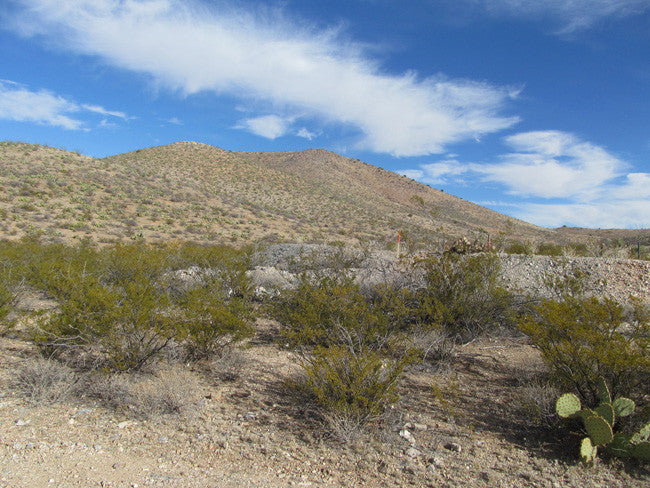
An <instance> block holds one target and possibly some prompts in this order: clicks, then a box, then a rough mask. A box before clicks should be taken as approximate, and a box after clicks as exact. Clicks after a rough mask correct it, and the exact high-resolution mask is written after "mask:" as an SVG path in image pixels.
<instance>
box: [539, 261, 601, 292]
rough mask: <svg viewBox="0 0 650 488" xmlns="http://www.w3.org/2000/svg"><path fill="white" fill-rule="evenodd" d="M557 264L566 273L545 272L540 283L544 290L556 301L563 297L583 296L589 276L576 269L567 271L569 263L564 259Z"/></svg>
mask: <svg viewBox="0 0 650 488" xmlns="http://www.w3.org/2000/svg"><path fill="white" fill-rule="evenodd" d="M557 264H558V265H559V266H560V267H561V268H563V269H566V271H563V272H561V273H559V274H558V273H557V272H554V271H553V270H549V271H547V272H545V273H544V274H543V276H542V283H543V284H544V286H545V287H546V289H547V290H548V291H549V292H550V293H551V294H552V295H555V297H556V298H558V299H562V298H563V297H565V296H571V297H581V296H584V294H585V291H586V290H587V278H588V277H589V274H588V273H587V272H585V271H583V270H581V269H578V268H571V269H567V268H569V262H568V261H567V260H564V259H560V260H558V262H557Z"/></svg>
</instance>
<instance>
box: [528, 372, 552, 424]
mask: <svg viewBox="0 0 650 488" xmlns="http://www.w3.org/2000/svg"><path fill="white" fill-rule="evenodd" d="M517 394H518V397H519V401H520V402H521V408H522V411H523V413H524V414H525V415H526V416H527V417H528V418H530V419H531V420H532V421H533V422H534V423H536V424H541V425H543V426H545V427H550V428H554V427H557V425H558V417H557V414H556V412H555V402H556V400H557V397H558V396H559V394H560V390H559V389H558V388H557V386H556V385H554V384H553V382H552V381H551V380H550V379H549V378H548V377H547V376H546V375H544V376H540V375H537V376H534V377H531V378H526V379H525V381H523V382H522V384H521V385H520V386H519V388H518V389H517Z"/></svg>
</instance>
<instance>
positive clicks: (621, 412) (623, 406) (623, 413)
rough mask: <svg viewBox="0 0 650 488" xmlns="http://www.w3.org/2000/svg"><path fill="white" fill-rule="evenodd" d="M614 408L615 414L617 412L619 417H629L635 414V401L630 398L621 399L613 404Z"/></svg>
mask: <svg viewBox="0 0 650 488" xmlns="http://www.w3.org/2000/svg"><path fill="white" fill-rule="evenodd" d="M612 406H613V407H614V412H616V416H617V417H627V416H628V415H631V414H632V412H634V401H633V400H630V399H629V398H625V397H620V398H617V399H616V400H614V403H612Z"/></svg>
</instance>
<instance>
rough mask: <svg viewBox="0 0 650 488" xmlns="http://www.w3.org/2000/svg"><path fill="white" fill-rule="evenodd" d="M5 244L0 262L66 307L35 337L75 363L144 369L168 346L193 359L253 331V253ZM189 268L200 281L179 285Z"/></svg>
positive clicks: (189, 247) (42, 323)
mask: <svg viewBox="0 0 650 488" xmlns="http://www.w3.org/2000/svg"><path fill="white" fill-rule="evenodd" d="M2 244H3V245H0V258H2V259H7V260H8V261H10V262H11V263H12V264H13V265H14V269H15V270H17V271H19V272H20V273H21V274H22V276H23V277H24V279H25V280H26V281H27V282H28V283H29V284H30V285H32V286H34V287H36V288H38V289H41V290H43V291H45V292H46V293H47V294H48V295H50V296H51V297H52V298H54V299H55V300H56V301H57V302H58V304H59V307H58V309H57V310H56V311H54V312H52V313H50V314H47V315H42V316H41V317H40V319H39V320H38V321H37V326H36V327H34V328H33V330H32V331H31V338H32V339H33V340H34V342H35V343H36V344H37V345H38V346H39V347H40V348H41V349H42V350H43V352H44V353H46V354H47V355H52V356H54V357H56V358H58V359H62V360H65V361H69V362H71V363H72V364H74V365H76V366H83V367H91V368H92V367H102V368H104V369H107V370H113V371H129V370H139V369H141V368H143V367H144V366H145V365H147V364H149V363H151V362H152V361H155V360H157V359H158V358H160V357H161V356H162V355H163V353H164V352H165V351H166V350H167V349H169V348H170V347H171V346H178V345H182V346H183V347H184V348H185V349H186V351H187V352H188V356H189V357H190V358H192V359H196V358H200V357H204V356H206V355H209V354H212V353H213V352H214V351H215V350H216V349H218V347H221V345H222V344H224V343H227V342H230V341H235V340H240V339H242V338H243V337H245V336H247V335H249V334H250V333H251V330H252V329H251V326H250V322H251V321H252V320H253V318H254V317H253V313H252V308H251V305H250V302H251V284H250V281H249V280H248V278H247V276H246V269H247V266H248V253H247V252H244V251H238V250H234V249H231V248H227V247H224V246H198V245H195V244H191V243H185V244H176V243H171V244H165V245H150V244H145V243H143V242H135V243H131V244H117V245H115V246H111V247H105V248H102V249H101V250H99V249H98V248H96V247H94V246H92V245H90V244H89V243H87V242H82V243H80V244H78V245H77V246H66V245H62V244H42V243H40V242H39V241H38V240H36V239H24V240H22V241H21V242H19V243H2ZM192 266H193V267H198V266H201V268H198V269H201V270H202V276H201V277H200V279H199V281H198V282H197V283H194V282H192V283H189V284H188V285H187V286H186V287H184V288H183V289H181V290H177V289H174V284H173V283H172V281H173V280H172V279H171V277H172V276H173V275H174V272H175V271H177V270H179V269H184V268H189V267H192ZM0 291H2V290H0Z"/></svg>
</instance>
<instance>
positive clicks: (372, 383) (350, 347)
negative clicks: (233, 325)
mask: <svg viewBox="0 0 650 488" xmlns="http://www.w3.org/2000/svg"><path fill="white" fill-rule="evenodd" d="M409 297H410V295H408V294H407V292H406V290H404V291H401V290H398V289H395V288H391V287H376V288H373V289H372V290H370V291H365V292H363V291H362V290H361V288H360V287H359V285H358V284H357V283H355V278H354V276H353V274H352V273H336V274H332V273H327V272H326V273H322V274H320V273H317V274H309V273H303V275H302V277H301V279H300V281H299V283H298V285H297V286H296V288H295V289H290V290H284V291H283V292H282V293H281V294H280V296H278V297H277V298H276V299H275V300H274V301H273V302H272V304H271V315H272V316H273V317H274V318H275V319H276V320H278V321H279V322H280V324H281V326H282V336H283V341H286V342H287V343H289V344H290V345H291V346H292V347H294V348H296V349H298V350H299V351H300V352H301V358H302V361H301V366H302V368H303V372H304V380H303V381H302V382H301V383H299V384H298V388H299V390H300V391H302V392H303V393H307V394H308V397H309V398H310V399H311V401H312V402H314V403H315V404H316V405H317V408H318V410H319V412H320V414H321V417H322V419H324V420H325V422H326V424H327V426H328V428H329V429H330V430H331V432H332V433H333V435H334V436H335V437H338V438H339V439H342V440H348V439H349V438H350V437H351V436H354V435H356V434H357V433H358V432H359V431H360V430H361V429H362V428H363V426H364V425H365V424H366V423H367V422H368V421H370V420H371V419H374V418H377V417H378V416H379V415H380V414H381V413H382V411H383V409H384V408H385V406H386V405H388V404H390V403H392V402H393V401H395V400H396V399H397V393H396V386H397V382H398V381H399V378H400V377H401V374H402V372H403V369H404V367H405V365H406V364H407V363H408V362H409V361H410V360H411V359H412V357H411V355H410V350H409V349H408V348H403V349H402V350H401V351H400V352H399V354H397V355H393V357H388V356H389V354H388V353H389V352H391V351H389V350H388V349H389V348H388V347H387V346H389V345H390V343H391V339H393V338H394V337H395V336H396V333H397V332H398V331H400V330H401V329H402V328H404V327H407V326H408V324H409V320H410V319H409V317H410V315H413V313H412V310H411V309H410V299H409ZM409 314H410V315H409Z"/></svg>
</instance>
